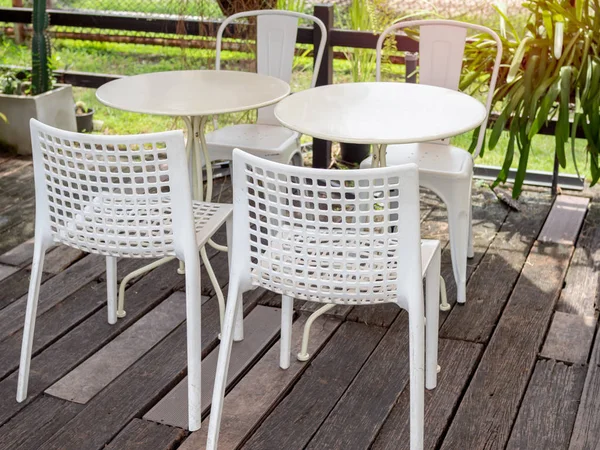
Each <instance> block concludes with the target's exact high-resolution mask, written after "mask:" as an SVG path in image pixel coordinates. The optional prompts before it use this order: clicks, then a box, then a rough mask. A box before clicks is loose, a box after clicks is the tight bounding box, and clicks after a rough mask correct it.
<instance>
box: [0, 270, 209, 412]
mask: <svg viewBox="0 0 600 450" xmlns="http://www.w3.org/2000/svg"><path fill="white" fill-rule="evenodd" d="M177 266H178V264H177V263H176V262H175V261H172V262H171V263H169V264H165V265H164V266H161V267H159V268H157V269H155V270H154V271H153V272H152V276H148V277H144V278H142V279H141V280H140V281H139V282H138V283H136V284H135V285H133V286H132V287H131V288H129V289H128V290H127V292H126V295H127V316H126V317H124V318H123V319H120V320H119V321H118V322H117V323H116V324H115V325H110V324H109V323H108V321H107V320H106V317H107V313H106V307H103V308H101V309H100V310H98V311H96V312H95V313H94V314H93V315H92V316H90V317H89V318H88V319H86V320H85V321H84V322H82V323H80V324H79V325H78V326H76V327H75V328H74V329H72V330H71V331H70V332H69V333H68V334H66V335H64V336H63V337H62V338H60V339H59V340H57V341H56V342H54V343H53V344H52V345H50V346H49V347H48V348H46V349H45V350H44V351H42V352H41V353H40V354H39V355H37V356H36V357H35V358H33V360H32V362H31V374H30V379H29V396H28V398H27V399H26V400H25V401H24V402H23V403H17V402H16V400H15V392H16V386H17V373H16V372H14V373H12V374H11V375H10V376H8V377H7V378H5V379H4V380H2V381H0V423H4V422H5V421H6V420H8V419H9V418H10V417H12V416H13V415H14V414H16V413H17V412H18V411H20V410H21V409H23V408H24V407H25V406H27V405H28V404H29V403H30V402H31V401H32V400H33V399H34V398H35V397H36V396H37V395H39V394H40V393H42V392H43V391H44V390H45V389H47V388H48V387H49V386H51V385H52V384H54V383H55V382H56V381H57V380H58V379H60V378H61V377H63V376H64V375H65V374H67V373H68V372H70V371H71V370H73V368H74V367H76V366H77V365H79V364H80V363H81V362H83V361H84V360H85V359H87V358H89V357H90V356H91V355H92V354H93V353H95V352H96V351H97V350H98V349H99V348H101V347H102V346H104V345H106V343H108V342H109V341H110V340H112V339H113V338H114V337H115V336H117V335H118V334H120V333H121V332H122V331H123V330H124V329H125V328H127V327H128V326H129V325H131V324H132V323H133V322H135V321H136V320H137V319H139V318H140V317H141V316H143V315H144V314H145V313H147V312H148V311H149V310H151V309H152V308H153V307H154V306H156V305H157V304H158V303H160V302H161V301H162V300H164V299H165V298H166V297H168V296H169V295H170V294H171V293H172V292H173V291H175V290H178V289H180V288H181V287H183V285H184V277H180V276H175V275H174V274H175V270H176V268H177ZM63 273H66V272H63ZM57 276H58V275H57ZM55 278H56V277H55ZM208 303H212V302H208Z"/></svg>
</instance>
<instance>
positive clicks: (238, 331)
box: [233, 294, 244, 342]
mask: <svg viewBox="0 0 600 450" xmlns="http://www.w3.org/2000/svg"><path fill="white" fill-rule="evenodd" d="M236 303H237V308H238V310H237V313H236V315H235V328H234V329H233V340H234V342H240V341H243V340H244V299H243V298H242V294H239V295H238V298H237V300H236Z"/></svg>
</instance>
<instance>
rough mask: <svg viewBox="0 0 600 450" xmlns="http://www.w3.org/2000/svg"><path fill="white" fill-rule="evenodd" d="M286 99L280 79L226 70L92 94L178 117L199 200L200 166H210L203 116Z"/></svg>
mask: <svg viewBox="0 0 600 450" xmlns="http://www.w3.org/2000/svg"><path fill="white" fill-rule="evenodd" d="M289 93H290V86H289V84H287V83H286V82H285V81H282V80H280V79H279V78H275V77H269V76H265V75H259V74H256V73H249V72H234V71H227V70H179V71H170V72H155V73H147V74H142V75H134V76H131V77H125V78H121V79H119V80H115V81H111V82H109V83H106V84H104V85H102V86H100V88H99V89H98V90H97V91H96V97H98V100H99V101H100V102H101V103H104V104H105V105H107V106H110V107H112V108H116V109H122V110H125V111H131V112H136V113H143V114H154V115H164V116H178V117H181V118H182V119H183V120H184V122H185V125H186V128H187V136H188V140H187V151H188V157H189V158H190V160H191V172H192V191H193V194H194V197H195V198H196V199H197V200H202V199H203V197H204V196H203V191H202V163H201V159H200V154H199V152H200V151H202V152H203V154H204V156H205V158H204V160H205V161H210V158H209V157H208V150H207V148H206V141H205V139H204V132H205V128H206V123H207V121H208V116H210V115H214V114H225V113H232V112H239V111H247V110H250V109H256V108H261V107H263V106H268V105H272V104H273V103H276V102H278V101H279V100H281V99H282V98H284V97H286V96H287V95H288V94H289ZM206 176H207V187H206V190H207V192H206V197H205V198H206V201H210V195H211V193H212V168H211V165H210V164H207V165H206Z"/></svg>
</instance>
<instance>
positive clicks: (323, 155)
mask: <svg viewBox="0 0 600 450" xmlns="http://www.w3.org/2000/svg"><path fill="white" fill-rule="evenodd" d="M313 14H314V15H315V17H318V18H319V19H321V20H322V21H323V23H324V24H325V28H327V33H328V34H329V30H330V29H332V28H333V5H315V7H314V10H313ZM320 40H321V29H320V28H319V27H317V26H315V27H314V31H313V45H314V46H315V51H314V52H313V54H314V55H315V56H316V53H317V52H316V49H317V46H318V45H319V43H320ZM331 83H333V47H332V46H331V45H330V44H329V36H328V37H327V43H326V47H325V51H324V52H323V60H322V62H321V67H320V69H319V74H318V75H317V86H323V85H326V84H331ZM330 164H331V142H329V141H324V140H322V139H313V167H319V168H328V167H329V165H330Z"/></svg>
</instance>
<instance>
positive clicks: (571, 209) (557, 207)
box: [538, 195, 590, 245]
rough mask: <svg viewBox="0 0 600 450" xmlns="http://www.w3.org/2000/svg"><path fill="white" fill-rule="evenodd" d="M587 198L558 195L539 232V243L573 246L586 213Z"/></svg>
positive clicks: (588, 201)
mask: <svg viewBox="0 0 600 450" xmlns="http://www.w3.org/2000/svg"><path fill="white" fill-rule="evenodd" d="M589 203H590V199H589V198H585V197H573V196H570V195H559V196H558V197H556V200H555V201H554V205H552V210H551V211H550V214H548V218H547V219H546V223H545V224H544V227H543V228H542V231H540V237H539V238H538V240H539V241H540V242H547V243H554V244H563V245H575V242H576V241H577V236H578V235H579V230H580V229H581V224H582V223H583V219H584V217H585V214H586V212H587V208H588V204H589Z"/></svg>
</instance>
